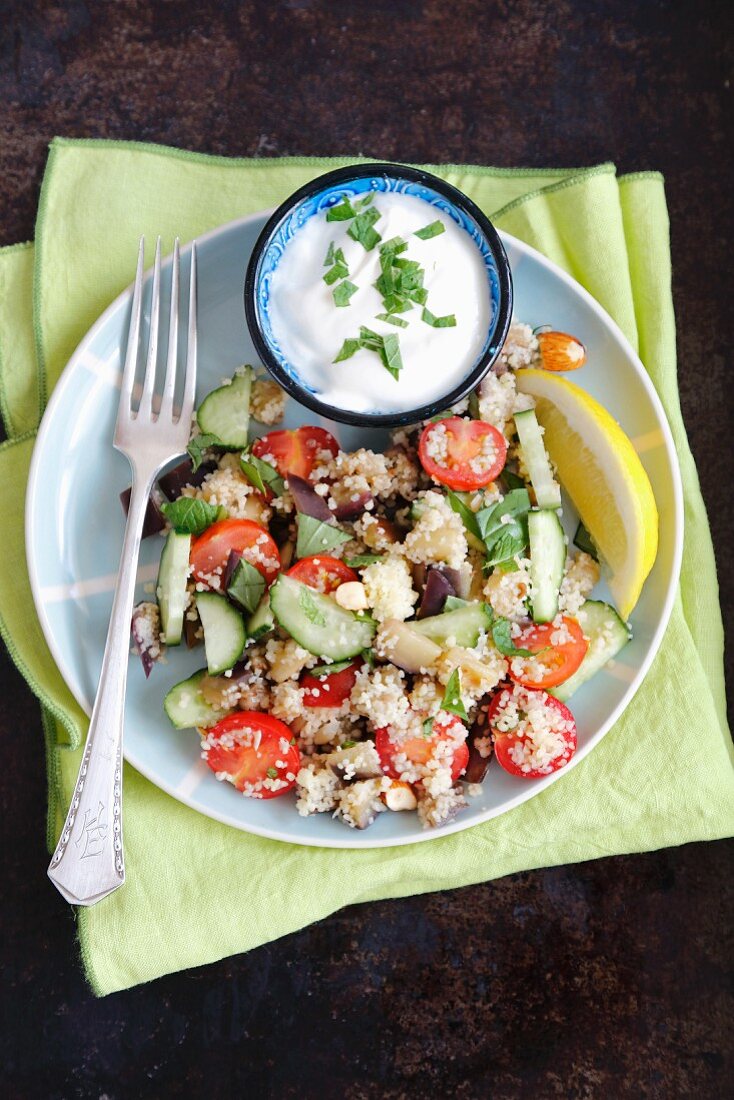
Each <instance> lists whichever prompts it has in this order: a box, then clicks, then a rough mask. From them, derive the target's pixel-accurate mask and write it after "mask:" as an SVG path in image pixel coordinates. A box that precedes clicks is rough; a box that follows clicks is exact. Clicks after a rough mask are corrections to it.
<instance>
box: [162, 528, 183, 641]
mask: <svg viewBox="0 0 734 1100" xmlns="http://www.w3.org/2000/svg"><path fill="white" fill-rule="evenodd" d="M190 553H191V535H182V534H179V533H178V531H169V532H168V536H167V538H166V544H165V546H164V547H163V553H162V554H161V563H160V565H159V566H158V582H157V584H156V598H157V600H158V607H159V609H160V613H161V638H162V639H163V641H164V642H165V643H166V645H180V644H181V635H182V634H183V620H184V609H185V607H186V581H187V579H188V575H189V554H190Z"/></svg>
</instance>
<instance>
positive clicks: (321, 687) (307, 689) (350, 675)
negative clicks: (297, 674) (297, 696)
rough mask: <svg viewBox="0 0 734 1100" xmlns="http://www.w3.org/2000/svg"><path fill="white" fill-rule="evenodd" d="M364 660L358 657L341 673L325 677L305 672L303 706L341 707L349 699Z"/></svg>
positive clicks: (327, 674)
mask: <svg viewBox="0 0 734 1100" xmlns="http://www.w3.org/2000/svg"><path fill="white" fill-rule="evenodd" d="M362 663H363V662H362V658H361V657H358V658H357V660H356V661H352V662H351V664H349V665H348V666H347V667H346V668H343V669H341V670H340V671H339V672H328V673H326V674H325V675H323V676H314V675H312V673H310V672H304V673H303V675H302V676H301V682H300V686H301V687H302V688H303V689H304V691H303V704H304V706H306V707H340V706H341V705H342V703H343V702H344V700H345V699H348V698H349V696H350V695H351V693H352V688H353V687H354V681H355V680H356V679H357V672H358V671H359V669H360V668H361V666H362Z"/></svg>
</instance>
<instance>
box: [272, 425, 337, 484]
mask: <svg viewBox="0 0 734 1100" xmlns="http://www.w3.org/2000/svg"><path fill="white" fill-rule="evenodd" d="M319 451H330V452H331V454H333V455H337V454H338V453H339V444H338V443H337V441H336V440H335V439H334V436H333V435H332V434H331V432H327V431H326V429H325V428H316V427H314V426H313V425H311V424H306V425H304V426H303V427H301V428H296V429H295V431H293V430H291V429H290V428H281V429H280V430H279V431H277V432H268V434H267V435H264V436H263V437H262V439H256V440H255V442H254V443H253V445H252V453H253V454H254V455H255V457H256V458H262V459H264V460H265V461H268V460H270V461H271V462H274V464H275V465H276V466H277V468H278V473H279V474H280V476H281V477H288V474H289V473H292V474H298V476H299V477H305V478H308V477H309V476H310V474H311V471H312V470H313V468H314V463H315V462H316V456H317V455H318V453H319Z"/></svg>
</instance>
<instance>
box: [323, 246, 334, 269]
mask: <svg viewBox="0 0 734 1100" xmlns="http://www.w3.org/2000/svg"><path fill="white" fill-rule="evenodd" d="M333 262H334V242H333V241H332V242H331V244H330V245H329V247H328V248H327V250H326V256H325V257H324V267H331V265H332V264H333Z"/></svg>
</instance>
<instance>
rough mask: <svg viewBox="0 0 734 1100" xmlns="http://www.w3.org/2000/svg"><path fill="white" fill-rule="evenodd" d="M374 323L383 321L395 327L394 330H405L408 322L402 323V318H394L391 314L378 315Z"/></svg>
mask: <svg viewBox="0 0 734 1100" xmlns="http://www.w3.org/2000/svg"><path fill="white" fill-rule="evenodd" d="M375 320H376V321H385V322H386V324H388V325H395V327H396V328H407V327H408V322H407V321H404V320H403V318H402V317H396V316H395V314H392V313H378V314H377V316H376V317H375Z"/></svg>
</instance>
